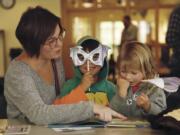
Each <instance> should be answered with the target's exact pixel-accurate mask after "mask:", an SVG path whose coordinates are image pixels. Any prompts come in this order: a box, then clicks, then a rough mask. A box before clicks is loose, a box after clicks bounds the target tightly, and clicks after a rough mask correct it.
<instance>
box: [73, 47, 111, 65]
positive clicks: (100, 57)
mask: <svg viewBox="0 0 180 135" xmlns="http://www.w3.org/2000/svg"><path fill="white" fill-rule="evenodd" d="M108 49H110V48H109V47H107V46H104V45H101V44H99V46H98V48H96V49H95V50H93V51H91V52H90V53H87V52H85V51H84V50H82V47H81V46H76V47H73V48H70V57H71V58H72V60H73V63H74V65H75V66H80V65H83V64H84V63H85V62H86V61H87V60H90V61H91V62H92V63H93V64H95V65H99V66H101V67H102V66H103V62H104V59H105V57H106V56H107V54H108Z"/></svg>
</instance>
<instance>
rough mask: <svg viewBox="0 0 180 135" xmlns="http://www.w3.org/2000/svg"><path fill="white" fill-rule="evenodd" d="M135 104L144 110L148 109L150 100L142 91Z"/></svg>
mask: <svg viewBox="0 0 180 135" xmlns="http://www.w3.org/2000/svg"><path fill="white" fill-rule="evenodd" d="M136 104H137V106H139V107H141V108H143V109H144V110H145V111H146V112H148V111H149V109H150V101H149V98H148V96H147V95H145V94H144V93H142V94H141V95H140V96H138V97H137V98H136Z"/></svg>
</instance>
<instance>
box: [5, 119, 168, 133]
mask: <svg viewBox="0 0 180 135" xmlns="http://www.w3.org/2000/svg"><path fill="white" fill-rule="evenodd" d="M8 123H9V125H20V124H26V123H23V122H20V121H17V120H8ZM65 134H66V135H165V133H164V132H163V131H159V130H153V129H151V128H94V129H90V130H81V131H73V132H55V131H54V130H52V129H50V128H47V127H44V126H36V125H31V131H30V133H29V135H65Z"/></svg>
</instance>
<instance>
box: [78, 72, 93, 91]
mask: <svg viewBox="0 0 180 135" xmlns="http://www.w3.org/2000/svg"><path fill="white" fill-rule="evenodd" d="M94 81H95V79H94V77H93V75H92V74H91V73H90V71H89V72H86V73H85V74H84V75H83V78H82V80H81V83H80V86H81V87H82V89H83V90H84V91H86V90H88V88H90V86H91V85H92V84H93V83H94Z"/></svg>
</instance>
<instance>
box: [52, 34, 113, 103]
mask: <svg viewBox="0 0 180 135" xmlns="http://www.w3.org/2000/svg"><path fill="white" fill-rule="evenodd" d="M108 49H109V48H108V47H106V46H104V45H101V44H100V42H99V41H97V40H96V39H94V38H93V37H90V36H85V37H83V38H81V39H80V40H79V41H78V43H77V46H76V47H73V48H71V50H70V56H71V58H72V60H73V63H74V71H75V76H74V77H73V78H72V79H70V80H68V81H67V82H66V83H65V84H64V86H63V88H62V90H61V95H60V97H59V98H57V99H56V100H55V102H54V104H72V103H77V102H79V101H84V100H85V101H86V100H90V101H93V102H95V103H97V104H101V105H109V102H110V100H111V99H112V97H113V96H114V95H115V92H116V86H115V85H114V84H113V83H111V82H110V81H108V80H107V79H106V78H107V75H108V63H107V60H106V57H107V54H108Z"/></svg>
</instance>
